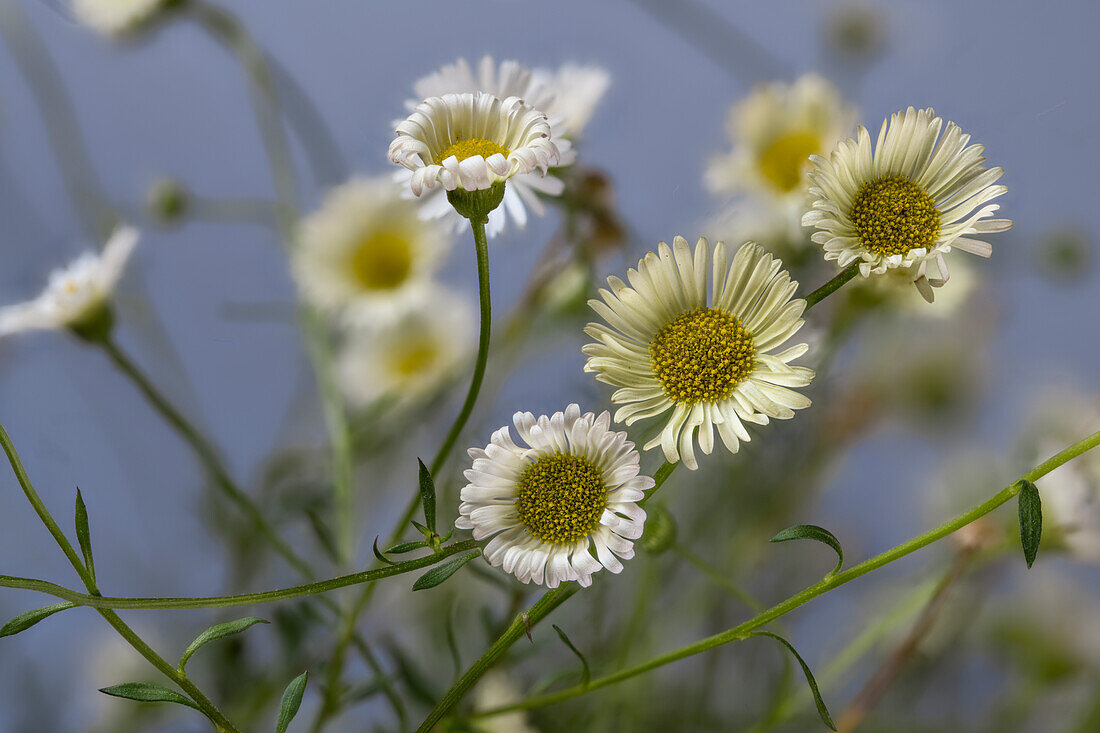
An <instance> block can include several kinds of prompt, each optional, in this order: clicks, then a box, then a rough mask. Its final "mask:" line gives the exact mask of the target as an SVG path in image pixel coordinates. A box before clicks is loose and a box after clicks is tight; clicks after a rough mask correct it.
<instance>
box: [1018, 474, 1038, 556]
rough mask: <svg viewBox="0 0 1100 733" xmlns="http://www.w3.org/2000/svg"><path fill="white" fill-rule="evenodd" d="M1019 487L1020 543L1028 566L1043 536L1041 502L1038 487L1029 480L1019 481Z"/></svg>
mask: <svg viewBox="0 0 1100 733" xmlns="http://www.w3.org/2000/svg"><path fill="white" fill-rule="evenodd" d="M1020 483H1021V484H1023V488H1021V489H1020V496H1019V507H1020V544H1021V545H1022V546H1023V548H1024V560H1026V561H1027V566H1028V567H1029V568H1030V567H1031V565H1032V563H1034V562H1035V556H1036V555H1037V554H1039V542H1040V540H1042V538H1043V503H1042V501H1040V500H1039V489H1037V488H1035V484H1033V483H1031V482H1030V481H1021V482H1020Z"/></svg>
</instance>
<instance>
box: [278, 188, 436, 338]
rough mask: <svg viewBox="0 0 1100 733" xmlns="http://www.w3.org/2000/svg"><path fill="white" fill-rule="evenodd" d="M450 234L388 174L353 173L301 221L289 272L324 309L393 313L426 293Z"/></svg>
mask: <svg viewBox="0 0 1100 733" xmlns="http://www.w3.org/2000/svg"><path fill="white" fill-rule="evenodd" d="M452 240H453V237H452V235H451V233H450V232H449V231H446V230H445V228H444V227H441V226H440V225H439V224H438V223H437V222H430V221H424V220H422V219H421V218H420V216H419V214H418V212H417V207H416V204H415V202H412V201H409V200H407V199H405V198H403V197H402V196H401V190H400V189H399V188H398V186H397V185H396V184H394V182H393V181H391V180H389V178H387V177H378V178H357V179H353V180H351V181H349V182H347V183H345V184H343V185H341V186H338V187H336V188H334V189H333V190H332V191H330V192H329V194H328V195H327V196H326V197H325V200H324V201H323V202H322V204H321V207H320V208H319V209H318V210H317V211H315V212H314V213H312V214H310V215H309V216H308V217H306V218H305V219H304V220H303V221H302V225H301V230H300V232H299V237H298V243H297V246H296V247H295V248H294V250H293V253H292V256H291V272H292V273H293V275H294V279H295V280H296V281H297V283H298V286H299V288H300V289H301V291H302V294H303V296H304V298H305V299H306V300H307V301H308V302H310V303H312V304H314V305H316V306H317V307H319V308H321V309H323V310H325V311H328V312H336V311H341V310H342V311H345V312H346V315H348V316H351V317H353V319H359V318H372V319H373V318H377V317H393V316H394V315H395V314H397V313H400V311H401V310H402V309H403V308H405V307H407V306H409V304H411V303H416V302H418V301H419V300H421V299H423V298H424V296H425V293H426V291H427V290H428V289H429V288H430V287H431V285H430V282H431V276H432V275H433V274H434V272H435V271H436V270H437V269H438V268H439V266H440V264H441V263H442V262H443V260H444V259H445V257H446V254H447V250H448V249H449V248H450V246H451V243H452Z"/></svg>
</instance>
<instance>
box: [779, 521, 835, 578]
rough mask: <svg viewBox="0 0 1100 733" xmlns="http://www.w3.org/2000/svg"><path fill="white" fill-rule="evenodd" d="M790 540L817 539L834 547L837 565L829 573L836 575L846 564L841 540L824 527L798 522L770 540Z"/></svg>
mask: <svg viewBox="0 0 1100 733" xmlns="http://www.w3.org/2000/svg"><path fill="white" fill-rule="evenodd" d="M789 540H817V541H818V542H821V543H824V544H826V545H828V546H829V547H831V548H833V551H834V552H836V567H834V568H833V569H832V571H830V572H829V575H836V574H837V573H839V572H840V568H841V567H843V566H844V548H843V547H841V546H840V540H838V539H837V538H836V536H835V535H834V534H833V533H832V532H830V531H829V530H827V529H825V528H824V527H818V526H817V525H816V524H796V525H795V526H793V527H787V528H786V529H785V530H783V531H782V532H780V533H779V534H777V535H776V536H775V537H772V538H771V540H770V541H771V542H787V541H789Z"/></svg>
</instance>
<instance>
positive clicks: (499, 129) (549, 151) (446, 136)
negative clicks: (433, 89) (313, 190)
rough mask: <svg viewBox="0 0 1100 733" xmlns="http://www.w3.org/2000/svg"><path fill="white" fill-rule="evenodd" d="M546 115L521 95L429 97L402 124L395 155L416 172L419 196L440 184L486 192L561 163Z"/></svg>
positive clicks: (391, 152)
mask: <svg viewBox="0 0 1100 733" xmlns="http://www.w3.org/2000/svg"><path fill="white" fill-rule="evenodd" d="M550 134H551V133H550V124H549V122H547V119H546V115H545V114H544V113H543V112H541V111H539V110H536V109H535V108H534V107H531V106H529V105H527V104H526V103H524V101H523V100H522V99H520V98H518V97H508V98H507V99H503V100H502V99H499V98H497V97H494V96H492V95H491V94H485V93H483V92H476V93H474V94H445V95H443V96H442V97H429V98H427V99H425V100H424V101H423V102H421V103H420V104H418V105H417V106H416V109H415V111H414V112H413V113H412V114H411V115H409V117H408V119H406V120H405V121H404V122H401V123H400V124H398V125H397V137H396V138H394V140H393V142H392V143H390V149H389V156H390V160H392V161H393V162H394V163H397V164H398V165H400V166H404V167H405V168H408V169H409V170H410V171H412V176H410V177H409V187H410V189H411V190H412V192H413V193H414V194H415V195H416V196H420V195H421V194H423V193H424V192H425V191H430V190H432V189H434V188H435V187H436V186H440V187H441V188H442V189H444V190H446V191H453V190H455V189H456V188H460V189H464V190H466V191H481V190H485V189H487V188H489V187H490V186H492V185H493V184H495V183H500V182H502V181H506V180H508V179H509V178H511V177H513V176H516V175H521V174H524V173H531V172H533V171H536V170H537V171H539V172H540V173H541V175H546V171H547V169H548V168H549V167H550V166H551V165H553V164H556V163H557V162H558V155H559V153H558V147H557V145H556V144H555V142H554V141H553V140H551V138H550Z"/></svg>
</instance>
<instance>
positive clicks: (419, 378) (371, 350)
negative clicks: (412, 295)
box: [336, 286, 476, 407]
mask: <svg viewBox="0 0 1100 733" xmlns="http://www.w3.org/2000/svg"><path fill="white" fill-rule="evenodd" d="M474 324H475V320H474V311H473V306H471V304H470V303H469V302H468V301H467V300H466V299H465V298H462V297H460V296H458V295H456V294H454V293H451V292H449V291H447V290H444V289H443V288H441V287H439V286H436V287H435V288H433V290H432V292H431V293H430V294H429V295H428V296H427V297H425V298H423V299H422V300H420V301H418V302H416V303H415V304H413V305H411V306H410V307H408V308H406V309H404V310H403V311H402V312H401V313H399V314H398V315H397V316H396V317H395V318H393V319H387V320H381V321H379V320H376V319H370V320H362V321H355V322H351V323H349V324H348V327H347V329H346V331H345V333H344V343H343V345H342V346H341V348H340V351H339V353H338V356H337V364H336V367H337V375H338V377H339V381H340V385H341V387H342V389H343V391H344V394H345V395H346V396H347V398H348V401H349V402H351V403H352V404H354V405H356V406H358V407H365V406H367V405H370V404H371V403H373V402H374V401H375V400H378V399H379V398H382V397H392V398H394V399H395V400H396V403H397V406H398V407H401V406H407V405H410V404H413V403H415V402H417V401H420V400H422V399H424V398H426V397H430V396H431V394H432V393H433V392H435V391H436V390H438V389H439V388H440V386H441V385H443V384H444V383H445V382H446V381H447V379H448V378H449V377H451V376H453V375H454V373H455V371H456V370H457V369H458V368H459V367H461V366H462V363H463V362H464V361H465V359H466V357H467V356H468V355H469V351H470V344H472V343H474V342H475V340H476V333H475V328H474Z"/></svg>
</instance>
